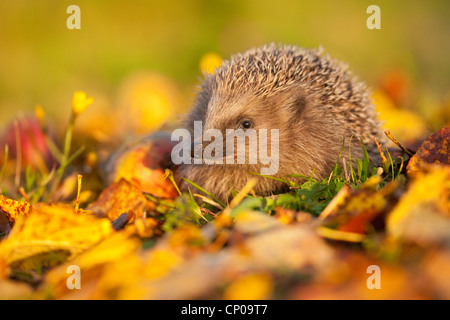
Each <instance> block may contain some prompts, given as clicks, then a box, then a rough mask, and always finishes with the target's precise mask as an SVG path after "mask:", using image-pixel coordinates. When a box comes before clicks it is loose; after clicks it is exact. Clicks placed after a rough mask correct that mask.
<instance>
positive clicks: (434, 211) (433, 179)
mask: <svg viewBox="0 0 450 320" xmlns="http://www.w3.org/2000/svg"><path fill="white" fill-rule="evenodd" d="M449 181H450V167H448V166H431V167H430V171H429V172H420V171H419V172H417V175H416V176H415V177H414V180H412V182H411V184H410V186H409V188H408V190H407V192H406V193H405V194H404V195H403V196H402V198H401V199H400V201H399V202H398V203H397V205H396V206H395V208H394V209H393V210H392V211H391V212H390V213H389V215H388V217H387V221H386V226H387V230H388V231H389V233H390V234H391V235H393V236H394V237H402V236H403V237H405V236H407V237H408V238H411V239H413V238H414V241H419V242H427V243H429V242H430V241H431V242H435V240H436V241H439V239H438V238H439V237H441V240H442V239H443V238H445V237H446V238H450V233H449V232H448V228H447V226H450V219H449V217H450V183H449ZM442 229H443V230H442ZM414 234H415V236H414Z"/></svg>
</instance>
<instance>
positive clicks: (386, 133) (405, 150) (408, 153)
mask: <svg viewBox="0 0 450 320" xmlns="http://www.w3.org/2000/svg"><path fill="white" fill-rule="evenodd" d="M384 134H385V135H386V136H387V137H388V138H389V139H391V140H392V142H393V143H395V144H396V145H397V146H398V147H399V148H400V149H402V151H403V152H405V153H406V154H407V155H409V156H410V157H412V156H413V155H414V154H413V153H412V152H411V151H409V150H408V149H406V148H405V147H404V146H402V145H401V144H400V142H398V141H397V140H396V139H395V138H394V137H393V136H392V135H391V132H390V131H385V132H384Z"/></svg>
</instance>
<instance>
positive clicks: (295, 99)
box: [177, 44, 383, 200]
mask: <svg viewBox="0 0 450 320" xmlns="http://www.w3.org/2000/svg"><path fill="white" fill-rule="evenodd" d="M243 118H251V119H252V120H253V121H252V122H253V123H254V127H255V129H279V157H280V158H279V170H278V173H277V174H276V175H275V176H276V177H284V176H286V175H289V174H302V175H305V176H310V175H311V174H312V173H313V172H314V177H315V178H318V179H322V178H325V177H327V176H328V175H329V174H330V172H331V170H332V168H333V167H334V165H335V164H336V161H337V159H338V155H339V152H340V151H341V147H342V139H343V137H344V136H345V139H346V148H345V149H344V154H343V155H344V156H345V158H347V165H349V163H348V150H349V149H348V146H349V141H350V137H351V136H353V139H352V146H351V151H352V159H355V158H360V159H362V148H361V144H360V141H359V137H361V138H362V140H363V141H364V143H365V146H366V148H367V150H368V151H369V155H371V157H372V160H375V157H374V156H375V155H376V146H375V145H374V142H373V138H374V137H376V138H377V139H378V141H382V140H383V136H382V134H381V130H380V124H379V122H378V120H377V116H376V113H375V110H374V107H373V105H371V102H370V99H369V94H368V91H367V89H366V87H365V85H364V84H363V83H361V82H359V81H358V80H357V79H356V78H355V77H354V76H352V74H351V73H350V72H349V71H347V68H346V66H344V65H343V64H341V63H339V62H338V61H336V60H333V59H331V58H330V57H329V56H328V55H324V54H323V53H322V52H321V51H314V50H307V49H303V48H298V47H295V46H283V47H277V46H275V45H273V44H272V45H269V46H264V47H262V48H257V49H251V50H248V51H247V52H245V53H243V54H237V55H234V56H232V57H231V59H230V60H228V61H225V62H224V63H223V64H222V66H221V67H220V68H218V69H216V71H215V73H214V74H213V75H206V76H205V79H204V82H203V85H202V88H201V91H200V92H199V93H198V96H197V100H196V103H195V105H194V108H193V110H192V112H191V113H190V114H189V115H188V118H187V120H186V128H187V129H188V130H190V131H191V132H192V133H193V123H194V121H196V120H197V121H202V122H203V126H204V130H206V129H208V128H217V129H221V130H223V132H225V129H227V128H228V129H234V128H236V126H237V124H238V123H239V120H241V119H243ZM224 137H225V135H224ZM224 145H225V144H224ZM269 150H270V148H269ZM260 168H261V165H260V164H256V165H248V164H243V165H229V164H224V165H205V164H201V165H194V164H192V165H181V166H180V168H179V170H178V173H177V178H178V179H179V183H180V186H181V188H182V189H183V190H187V188H188V187H190V188H191V189H193V188H192V186H190V185H189V184H187V183H186V182H184V181H182V180H181V178H182V177H186V178H187V179H189V180H191V181H194V182H195V183H197V184H199V185H200V186H202V187H203V188H205V189H206V190H208V191H210V192H211V193H212V194H214V195H216V196H218V197H219V198H220V199H222V200H225V199H226V198H227V197H228V196H229V194H230V190H231V189H234V190H240V189H242V188H243V186H244V185H245V184H246V183H247V181H248V179H249V178H250V177H255V176H252V175H250V174H249V172H258V173H259V172H260ZM256 178H257V179H258V182H257V185H256V186H255V188H254V191H255V192H256V193H257V194H259V195H264V196H267V195H270V194H272V193H279V192H283V191H286V190H287V186H286V184H284V183H282V182H278V181H275V180H273V179H268V178H263V177H256ZM298 181H299V182H301V179H299V180H298Z"/></svg>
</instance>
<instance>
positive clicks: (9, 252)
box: [0, 204, 113, 269]
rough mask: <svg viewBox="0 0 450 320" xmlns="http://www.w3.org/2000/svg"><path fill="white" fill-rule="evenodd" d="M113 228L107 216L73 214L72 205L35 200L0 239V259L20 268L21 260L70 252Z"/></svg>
mask: <svg viewBox="0 0 450 320" xmlns="http://www.w3.org/2000/svg"><path fill="white" fill-rule="evenodd" d="M111 232H113V229H112V226H111V223H110V221H109V220H107V219H98V218H95V217H94V216H92V215H87V214H83V213H82V212H81V213H80V214H76V213H75V211H74V209H73V208H72V207H69V206H66V205H62V204H57V205H45V204H36V205H34V206H33V212H32V214H30V215H28V216H27V217H23V216H20V217H19V218H18V219H17V220H16V223H15V224H14V227H13V228H12V230H11V233H10V234H9V236H8V238H7V239H5V240H3V241H2V242H1V243H0V259H2V260H3V261H4V262H6V263H7V264H8V265H9V266H11V265H14V266H15V267H17V268H19V269H20V268H22V267H23V265H22V262H23V260H25V259H27V258H31V257H33V256H37V255H40V254H44V253H50V252H67V253H68V256H70V257H71V256H74V255H76V254H79V253H80V252H82V251H84V250H86V249H87V248H89V247H91V246H92V245H93V244H95V243H97V242H98V241H100V240H101V239H103V238H104V237H106V236H107V235H109V234H110V233H111Z"/></svg>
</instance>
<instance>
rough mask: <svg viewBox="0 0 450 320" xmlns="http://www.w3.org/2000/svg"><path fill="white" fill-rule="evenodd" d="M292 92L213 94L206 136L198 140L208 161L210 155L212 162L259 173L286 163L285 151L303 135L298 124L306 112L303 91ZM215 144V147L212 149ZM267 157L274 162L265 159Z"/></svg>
mask: <svg viewBox="0 0 450 320" xmlns="http://www.w3.org/2000/svg"><path fill="white" fill-rule="evenodd" d="M288 89H289V90H283V91H279V92H275V93H271V94H261V93H258V92H254V91H248V92H244V93H242V94H240V95H239V94H233V95H227V94H224V93H213V94H212V95H211V97H210V99H209V100H208V104H207V106H204V107H205V110H206V112H205V114H204V118H203V119H202V136H201V137H198V136H197V138H201V139H202V149H203V156H204V159H208V155H210V158H211V159H215V160H219V159H221V162H218V161H216V162H214V163H215V164H218V163H221V164H228V163H232V162H231V159H234V163H235V164H240V165H243V168H244V169H246V170H250V171H255V172H260V171H261V168H267V167H268V162H270V161H272V164H275V167H278V164H279V163H280V161H282V159H280V158H279V157H280V155H282V154H287V153H288V152H283V149H288V147H289V145H292V137H293V136H294V134H293V131H297V133H299V132H301V130H299V128H298V126H297V124H298V121H299V117H301V116H302V113H303V112H304V111H305V110H304V109H305V108H306V102H305V101H306V97H305V95H304V94H303V93H302V91H301V90H299V88H295V90H294V89H291V88H288ZM217 139H221V141H217ZM210 141H211V142H210ZM213 143H214V144H215V147H212V145H213ZM219 149H220V150H219ZM211 150H213V153H210V151H211ZM230 150H234V151H235V152H234V153H232V152H230ZM218 151H219V152H218ZM205 153H206V155H205ZM218 153H221V157H220V155H218ZM264 155H267V156H268V157H269V158H270V159H267V158H266V159H264ZM252 156H253V157H254V158H253V160H252V158H251V157H252ZM239 159H245V161H244V162H242V160H241V161H239ZM269 160H270V161H269ZM209 164H213V162H212V161H211V163H209ZM275 173H277V172H272V174H275ZM266 174H271V173H269V172H266Z"/></svg>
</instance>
